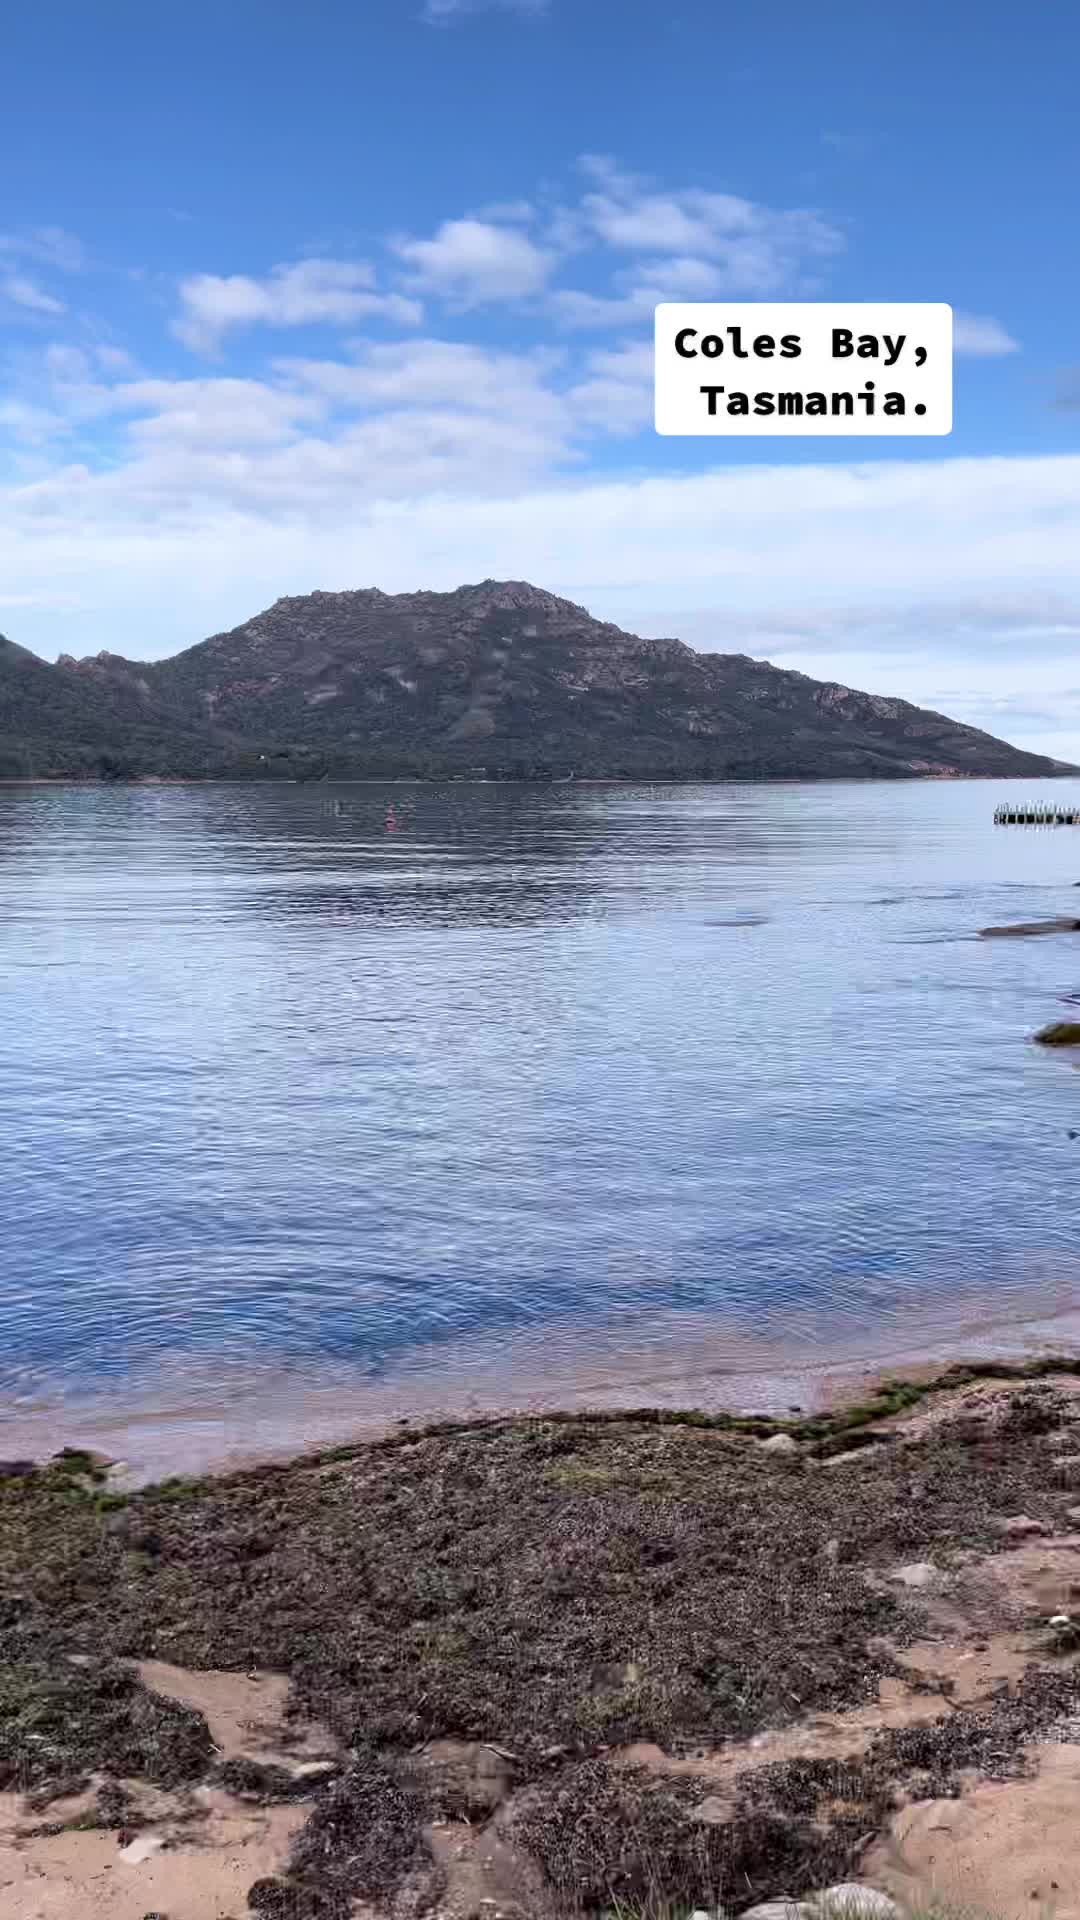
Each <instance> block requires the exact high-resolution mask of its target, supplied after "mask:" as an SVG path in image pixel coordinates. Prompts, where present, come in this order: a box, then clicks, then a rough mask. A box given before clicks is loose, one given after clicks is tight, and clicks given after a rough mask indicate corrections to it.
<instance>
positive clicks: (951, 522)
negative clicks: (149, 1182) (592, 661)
mask: <svg viewBox="0 0 1080 1920" xmlns="http://www.w3.org/2000/svg"><path fill="white" fill-rule="evenodd" d="M1070 16H1071V17H1070ZM5 42H6V44H5V53H6V69H7V74H8V79H9V85H8V88H7V90H6V109H5V119H4V125H3V128H2V130H0V145H2V147H3V148H4V149H5V151H4V152H3V156H2V157H3V165H2V167H0V353H2V354H3V365H4V376H5V377H4V382H3V389H2V392H0V491H2V502H0V504H2V507H3V512H2V514H0V560H2V567H0V627H2V629H3V630H4V631H5V632H6V633H7V634H8V635H9V636H10V637H11V638H13V639H17V640H21V641H22V642H24V644H27V645H30V646H32V647H34V648H36V649H37V650H38V651H40V652H41V653H43V654H45V655H47V656H49V657H53V656H55V655H56V654H57V653H58V652H61V651H68V652H75V653H84V652H89V651H95V650H96V649H97V648H99V647H110V648H113V649H115V650H117V651H123V652H128V653H132V654H136V655H142V656H144V657H152V656H155V655H159V654H162V653H166V652H171V651H173V650H175V649H176V648H177V647H180V646H183V645H186V644H190V643H191V642H192V641H194V640H197V639H200V638H202V637H203V636H204V635H205V634H207V633H209V632H212V631H215V630H217V629H220V628H221V627H224V626H227V625H230V624H232V623H234V622H236V621H238V620H240V619H243V618H246V617H247V616H248V615H250V614H251V613H253V612H255V611H256V610H257V609H258V608H260V607H262V606H264V605H266V604H268V603H269V602H270V601H272V600H273V599H275V598H276V597H277V596H278V595H279V594H281V593H297V592H305V591H308V590H310V589H311V588H313V587H316V586H322V587H347V586H360V585H369V584H374V585H379V586H382V587H384V588H386V589H387V590H395V589H400V588H404V587H415V586H437V587H442V586H451V585H454V584H457V583H458V582H459V581H461V580H464V579H475V578H479V577H483V576H485V575H489V574H490V575H497V576H506V575H509V576H514V577H528V578H532V579H535V580H537V581H538V582H540V583H541V584H544V585H546V586H549V587H552V588H554V589H555V590H556V591H560V592H565V593H567V594H569V595H570V596H571V597H572V598H575V599H579V600H582V601H584V602H585V603H586V604H587V605H589V606H590V607H592V608H593V609H594V610H595V611H597V612H599V613H601V614H603V615H604V616H606V617H609V618H614V619H617V620H619V621H621V622H622V623H623V624H625V625H627V626H630V627H633V628H636V629H637V630H639V631H645V632H654V633H658V632H668V633H678V634H681V635H682V637H684V638H686V639H688V640H690V641H691V642H693V643H694V644H696V645H701V646H708V647H715V648H721V649H731V650H737V651H745V652H750V653H755V654H759V655H765V656H767V657H769V658H773V659H776V660H779V661H781V662H782V663H783V664H786V665H793V666H798V667H801V668H802V669H803V670H805V671H807V672H812V673H820V674H822V675H823V676H825V677H837V678H842V679H845V680H847V681H849V682H851V683H854V684H858V685H863V686H867V687H870V688H872V689H874V690H877V691H882V692H899V693H902V694H905V695H907V696H908V697H911V698H916V699H919V700H920V701H923V702H924V703H927V704H934V705H939V706H944V707H946V708H947V709H948V710H950V711H952V712H955V713H958V714H960V715H962V717H965V718H969V719H972V720H974V721H976V722H977V723H979V724H983V725H987V726H990V727H991V728H993V730H995V731H1000V732H1003V733H1005V734H1007V735H1008V736H1010V737H1012V738H1017V739H1024V740H1030V741H1031V743H1032V744H1034V745H1039V746H1042V747H1043V748H1044V750H1046V751H1058V752H1062V753H1069V754H1070V755H1075V756H1076V757H1077V758H1080V675H1075V674H1074V672H1073V668H1072V664H1071V662H1072V657H1073V654H1074V651H1075V645H1076V641H1077V639H1078V638H1080V539H1078V538H1077V534H1078V531H1080V525H1078V523H1080V341H1078V336H1077V318H1076V316H1077V313H1078V311H1080V299H1078V294H1080V286H1078V281H1080V250H1078V249H1077V246H1076V227H1077V217H1076V198H1077V186H1078V183H1080V135H1078V131H1077V127H1078V114H1077V107H1076V79H1075V76H1076V72H1077V70H1078V65H1080V16H1077V15H1076V14H1075V12H1074V10H1072V9H1069V8H1064V7H1053V8H1051V7H1046V8H1038V7H1037V8H1035V9H1029V10H1026V11H1025V12H1023V13H1021V12H1020V11H1018V10H1017V9H1016V8H1015V7H1013V6H1007V5H1004V4H1002V3H1001V0H986V3H985V4H983V5H982V6H980V7H979V8H978V9H975V8H970V7H960V6H953V7H948V6H942V5H941V4H940V0H937V4H935V5H928V4H923V3H922V0H915V3H914V4H909V5H908V6H907V7H905V8H903V9H900V8H894V9H889V8H881V7H875V8H871V7H868V6H866V5H863V4H859V5H856V4H853V3H849V0H832V4H830V5H829V6H828V7H827V8H825V9H821V8H816V9H814V8H809V7H806V6H805V5H804V6H796V5H794V4H790V3H789V0H777V3H776V4H773V5H771V6H769V7H764V6H759V7H753V8H750V7H747V8H743V9H741V10H740V9H734V8H727V7H720V6H717V5H716V4H715V0H675V4H674V5H673V6H672V7H671V8H670V9H660V8H657V7H656V6H655V5H653V4H646V0H498V3H496V0H349V4H345V0H309V4H308V5H306V6H300V5H298V4H297V3H296V0H292V3H291V4H288V5H285V4H281V0H216V4H215V5H213V6H210V5H208V4H205V0H189V3H188V4H187V5H185V6H184V7H183V8H179V7H174V6H172V5H169V4H160V5H158V6H157V7H155V8H153V9H148V8H147V7H146V6H145V5H142V6H135V5H132V4H129V3H128V0H99V4H97V5H95V6H94V7H92V8H88V7H86V6H85V5H83V4H77V3H76V0H43V4H42V5H41V7H40V8H39V9H38V10H37V12H36V13H32V12H31V11H30V10H29V9H27V8H24V9H20V10H19V11H18V12H17V13H13V14H12V16H11V17H10V18H9V19H8V20H7V22H6V23H5ZM725 296H728V297H731V298H733V299H754V298H763V299H767V298H770V297H775V298H810V299H812V298H828V299H844V298H851V299H856V300H887V299H895V300H947V301H949V302H950V303H951V304H952V305H953V307H954V309H955V310H956V314H957V348H958V352H957V362H956V394H955V428H954V432H953V434H952V436H951V438H950V439H949V440H947V441H934V440H927V441H921V442H920V441H915V440H912V441H895V440H890V441H889V442H888V443H886V442H883V441H878V440H873V439H868V440H860V441H858V442H854V441H850V442H846V441H844V440H821V441H817V442H815V441H807V440H800V439H793V440H790V441H785V440H772V441H769V442H767V443H766V442H761V441H758V442H753V441H741V442H740V441H732V442H725V443H723V444H720V443H718V442H716V441H710V440H700V441H693V440H686V441H679V440H674V441H673V440H663V439H659V438H657V436H656V435H655V434H654V433H653V431H652V402H651V353H650V339H651V312H652V307H653V305H654V304H655V301H656V300H657V299H669V298H675V299H678V298H714V299H722V298H724V297H725ZM1074 681H1075V685H1074Z"/></svg>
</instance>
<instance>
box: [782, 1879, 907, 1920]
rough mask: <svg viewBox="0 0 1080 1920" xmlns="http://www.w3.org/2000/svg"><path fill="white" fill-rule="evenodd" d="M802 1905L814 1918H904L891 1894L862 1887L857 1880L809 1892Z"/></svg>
mask: <svg viewBox="0 0 1080 1920" xmlns="http://www.w3.org/2000/svg"><path fill="white" fill-rule="evenodd" d="M802 1904H803V1906H804V1908H805V1909H806V1910H807V1911H808V1912H809V1913H810V1914H811V1915H813V1917H814V1920H824V1917H825V1916H826V1915H827V1916H828V1920H901V1913H900V1908H899V1907H898V1906H897V1904H896V1901H895V1900H890V1898H889V1896H888V1894H887V1893H879V1892H878V1891H877V1888H876V1887H860V1886H859V1885H858V1883H857V1882H856V1881H854V1880H850V1881H849V1880H845V1881H843V1882H842V1884H841V1885H840V1886H837V1887H826V1888H825V1890H824V1892H823V1893H811V1894H807V1896H806V1898H805V1900H804V1901H803V1903H802Z"/></svg>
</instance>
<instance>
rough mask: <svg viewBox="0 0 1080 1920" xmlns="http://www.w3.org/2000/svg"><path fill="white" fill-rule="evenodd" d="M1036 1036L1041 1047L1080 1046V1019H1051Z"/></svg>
mask: <svg viewBox="0 0 1080 1920" xmlns="http://www.w3.org/2000/svg"><path fill="white" fill-rule="evenodd" d="M1035 1038H1036V1040H1037V1041H1038V1042H1039V1045H1040V1046H1041V1047H1080V1020H1051V1022H1050V1025H1049V1026H1048V1027H1040V1028H1039V1031H1038V1033H1037V1034H1036V1035H1035Z"/></svg>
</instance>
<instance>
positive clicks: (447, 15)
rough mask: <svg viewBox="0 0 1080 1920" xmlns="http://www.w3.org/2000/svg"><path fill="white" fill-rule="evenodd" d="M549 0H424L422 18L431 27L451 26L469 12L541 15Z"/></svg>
mask: <svg viewBox="0 0 1080 1920" xmlns="http://www.w3.org/2000/svg"><path fill="white" fill-rule="evenodd" d="M547 7H548V0H424V7H423V11H422V13H421V16H420V17H421V19H423V20H426V21H427V23H428V25H429V26H431V27H445V26H449V24H450V22H451V21H452V20H459V19H461V18H462V17H463V16H464V15H465V14H467V13H484V12H488V11H500V10H501V11H502V12H504V13H521V14H532V15H539V14H542V13H546V12H547Z"/></svg>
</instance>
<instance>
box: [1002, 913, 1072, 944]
mask: <svg viewBox="0 0 1080 1920" xmlns="http://www.w3.org/2000/svg"><path fill="white" fill-rule="evenodd" d="M1077 931H1080V920H1068V919H1065V918H1060V919H1057V920H1018V921H1017V922H1016V923H1015V925H1014V926H1011V927H980V928H979V938H980V940H994V939H997V940H1002V939H1009V938H1011V939H1014V940H1022V939H1025V938H1029V937H1031V936H1032V935H1035V934H1040V933H1076V932H1077Z"/></svg>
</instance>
